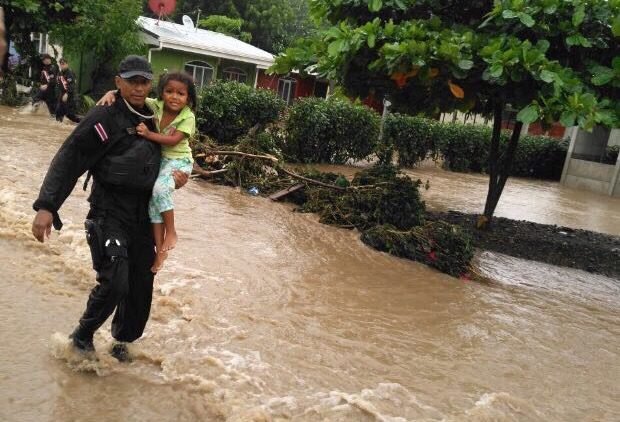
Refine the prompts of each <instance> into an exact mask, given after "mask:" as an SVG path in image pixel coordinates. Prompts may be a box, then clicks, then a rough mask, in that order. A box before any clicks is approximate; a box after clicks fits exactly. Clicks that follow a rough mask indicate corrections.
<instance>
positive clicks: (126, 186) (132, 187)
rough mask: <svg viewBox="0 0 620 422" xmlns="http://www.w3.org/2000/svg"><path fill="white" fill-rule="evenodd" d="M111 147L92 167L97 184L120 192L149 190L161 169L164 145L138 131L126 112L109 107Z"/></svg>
mask: <svg viewBox="0 0 620 422" xmlns="http://www.w3.org/2000/svg"><path fill="white" fill-rule="evenodd" d="M108 121H109V124H110V125H113V126H115V127H114V128H111V129H112V130H111V132H112V133H111V134H110V139H109V141H108V142H110V143H111V145H110V149H109V151H108V152H107V153H106V154H105V155H104V156H103V158H102V159H101V160H100V161H99V162H98V163H97V164H96V165H95V167H94V168H93V169H92V174H93V176H94V179H95V183H96V184H100V185H102V186H103V187H104V189H106V190H108V189H112V190H115V191H117V192H127V193H132V192H135V193H139V192H145V191H146V192H150V191H151V190H152V189H153V185H154V184H155V180H156V179H157V175H158V173H159V164H160V160H161V148H160V146H159V145H157V144H155V143H153V142H151V141H148V140H146V139H144V138H142V137H141V136H139V135H138V134H137V133H136V125H135V124H134V123H132V121H131V119H130V118H129V117H128V116H127V113H123V112H122V111H121V110H119V109H117V108H116V107H113V108H111V110H110V119H109V120H108Z"/></svg>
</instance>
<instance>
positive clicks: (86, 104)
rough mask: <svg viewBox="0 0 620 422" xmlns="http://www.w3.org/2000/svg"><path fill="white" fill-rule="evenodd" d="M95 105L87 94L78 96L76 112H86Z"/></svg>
mask: <svg viewBox="0 0 620 422" xmlns="http://www.w3.org/2000/svg"><path fill="white" fill-rule="evenodd" d="M94 106H95V100H93V99H92V97H90V96H88V95H82V96H80V100H79V102H78V113H80V114H86V113H88V111H89V110H90V109H91V108H93V107H94Z"/></svg>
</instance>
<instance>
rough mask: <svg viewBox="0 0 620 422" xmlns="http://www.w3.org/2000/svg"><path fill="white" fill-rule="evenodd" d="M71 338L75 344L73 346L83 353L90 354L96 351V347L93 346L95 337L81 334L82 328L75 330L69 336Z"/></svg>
mask: <svg viewBox="0 0 620 422" xmlns="http://www.w3.org/2000/svg"><path fill="white" fill-rule="evenodd" d="M69 338H70V339H71V341H72V342H73V346H74V347H75V348H76V349H77V350H79V351H80V352H83V353H90V352H94V351H95V345H94V344H93V336H92V335H90V336H84V335H82V334H81V333H80V327H78V328H76V329H75V330H73V332H72V333H71V334H70V335H69Z"/></svg>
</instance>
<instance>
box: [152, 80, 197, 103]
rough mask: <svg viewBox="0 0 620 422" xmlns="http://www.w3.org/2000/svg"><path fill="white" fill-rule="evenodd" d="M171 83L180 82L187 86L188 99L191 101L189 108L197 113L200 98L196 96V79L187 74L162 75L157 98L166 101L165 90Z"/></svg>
mask: <svg viewBox="0 0 620 422" xmlns="http://www.w3.org/2000/svg"><path fill="white" fill-rule="evenodd" d="M170 81H178V82H181V83H182V84H185V85H186V86H187V97H188V100H189V108H191V109H192V110H193V111H196V106H197V105H198V96H197V94H196V84H194V78H192V77H191V75H189V74H188V73H186V72H168V73H164V74H163V75H161V77H160V78H159V83H158V84H157V98H159V99H160V100H163V99H164V88H165V87H166V85H167V84H168V82H170Z"/></svg>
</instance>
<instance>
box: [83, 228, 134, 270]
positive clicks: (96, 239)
mask: <svg viewBox="0 0 620 422" xmlns="http://www.w3.org/2000/svg"><path fill="white" fill-rule="evenodd" d="M103 223H104V218H103V217H96V218H88V219H86V221H84V229H85V231H86V242H87V243H88V247H89V249H90V255H91V258H92V261H93V269H94V270H95V271H99V270H100V269H101V265H102V264H103V263H104V261H105V260H106V259H109V260H111V261H115V260H116V259H118V258H127V239H123V238H118V237H116V236H114V235H111V234H110V235H108V236H106V235H105V233H104V227H103Z"/></svg>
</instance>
